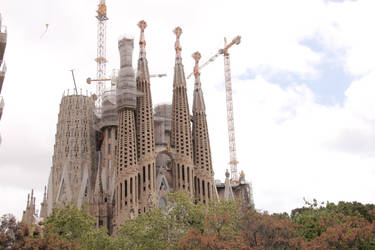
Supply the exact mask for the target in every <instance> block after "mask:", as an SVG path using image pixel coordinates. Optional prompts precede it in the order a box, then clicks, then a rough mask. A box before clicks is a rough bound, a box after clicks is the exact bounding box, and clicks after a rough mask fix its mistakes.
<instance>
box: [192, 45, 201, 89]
mask: <svg viewBox="0 0 375 250" xmlns="http://www.w3.org/2000/svg"><path fill="white" fill-rule="evenodd" d="M192 56H193V58H194V60H195V65H194V77H195V88H199V87H200V85H201V82H200V77H199V76H200V75H201V73H200V72H199V60H200V59H201V53H199V52H198V51H197V52H194V53H193V55H192Z"/></svg>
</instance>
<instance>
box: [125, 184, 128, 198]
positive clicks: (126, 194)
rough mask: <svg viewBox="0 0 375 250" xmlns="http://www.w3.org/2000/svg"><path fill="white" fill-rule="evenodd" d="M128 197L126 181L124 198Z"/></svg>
mask: <svg viewBox="0 0 375 250" xmlns="http://www.w3.org/2000/svg"><path fill="white" fill-rule="evenodd" d="M127 196H128V181H127V180H126V181H125V198H126V197H127Z"/></svg>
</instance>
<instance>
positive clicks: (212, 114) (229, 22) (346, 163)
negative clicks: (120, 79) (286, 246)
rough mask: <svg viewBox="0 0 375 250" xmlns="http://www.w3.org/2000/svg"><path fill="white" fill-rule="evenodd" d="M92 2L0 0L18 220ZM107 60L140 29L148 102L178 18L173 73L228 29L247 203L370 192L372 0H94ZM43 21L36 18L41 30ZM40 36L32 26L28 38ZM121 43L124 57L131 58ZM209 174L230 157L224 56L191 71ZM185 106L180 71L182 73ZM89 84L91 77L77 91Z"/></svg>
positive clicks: (91, 70) (45, 153)
mask: <svg viewBox="0 0 375 250" xmlns="http://www.w3.org/2000/svg"><path fill="white" fill-rule="evenodd" d="M97 3H98V0H81V1H76V0H64V1H63V0H33V1H29V0H0V13H1V14H2V16H3V25H6V26H7V28H8V44H7V48H6V52H5V60H6V63H7V67H8V72H7V74H6V78H5V82H4V86H3V93H2V95H3V97H4V100H5V109H4V113H3V117H2V120H1V121H0V133H1V136H2V145H1V146H0V197H1V203H0V214H4V213H13V214H15V215H16V216H17V217H18V218H21V216H22V210H23V209H24V208H25V206H26V198H27V193H28V192H29V191H30V190H31V188H34V189H35V190H36V193H37V203H40V202H41V197H42V189H43V186H44V185H46V184H47V180H48V175H49V171H50V167H51V165H52V154H53V145H54V139H55V133H56V123H57V115H58V110H59V103H60V100H61V96H62V94H63V92H64V90H67V89H72V88H73V80H72V77H71V74H70V72H69V71H68V70H70V69H73V68H74V69H75V76H76V79H77V83H78V85H79V86H78V87H79V88H82V89H84V91H85V90H86V89H88V90H89V91H90V90H91V91H94V89H93V88H92V87H90V86H88V85H87V84H86V83H85V79H86V78H87V77H95V72H96V63H95V62H94V58H95V57H96V42H97V37H96V30H97V22H96V18H95V15H96V12H95V11H96V8H97ZM107 6H108V17H109V20H108V23H107V58H108V60H109V63H108V65H107V72H108V74H109V75H110V74H111V71H112V69H114V68H118V67H119V54H118V47H117V40H118V38H119V37H120V36H122V35H123V34H128V35H131V36H133V37H134V38H135V44H136V45H137V44H138V39H139V28H138V27H137V22H138V21H140V20H142V19H144V20H146V22H147V23H148V27H147V29H146V31H145V36H146V42H147V46H146V50H147V58H148V60H149V68H150V73H167V74H168V77H166V78H162V79H155V78H153V79H152V81H151V87H152V98H153V103H154V105H155V104H158V103H171V101H172V76H173V66H174V54H175V51H174V40H175V36H174V34H173V33H172V30H173V29H174V28H175V27H176V26H181V27H182V30H183V34H182V36H181V46H182V57H183V63H184V65H185V73H186V75H187V74H188V73H190V72H191V71H192V68H193V63H194V60H193V59H192V57H191V54H192V53H193V52H195V51H197V50H198V51H200V53H201V54H202V62H203V61H205V60H207V59H208V58H209V57H210V56H212V55H213V54H215V53H216V52H217V50H218V49H219V48H221V47H222V46H223V37H224V36H226V37H227V38H228V39H232V38H233V37H234V36H236V35H241V37H242V41H241V44H240V45H238V46H237V45H236V46H233V47H232V49H231V50H230V54H231V66H232V68H231V69H232V85H233V99H234V122H235V128H236V142H237V155H238V160H239V165H238V167H239V170H244V171H245V173H246V179H247V180H248V181H251V182H252V185H253V192H254V201H255V206H256V208H257V209H260V210H267V211H269V212H284V211H286V212H290V210H291V209H293V208H296V207H298V206H302V205H303V203H304V202H303V198H304V197H305V198H306V199H310V200H311V199H313V198H316V199H317V200H319V201H327V200H329V201H333V202H337V201H339V200H344V201H359V202H362V203H375V196H374V195H375V185H374V178H375V98H374V95H375V85H374V84H375V46H374V44H375V33H374V32H373V24H374V23H375V15H373V10H374V9H375V1H373V0H358V1H338V0H336V1H333V0H331V1H328V0H284V1H279V0H243V1H237V0H231V1H221V0H220V1H219V0H212V1H211V0H205V1H199V0H189V1H178V0H169V1H168V0H159V1H146V0H138V1H119V0H111V1H107ZM45 24H49V28H48V31H47V32H46V34H45V35H44V36H42V34H43V32H44V31H45ZM41 36H42V37H41ZM138 51H139V50H138V47H137V46H136V48H135V50H134V53H135V54H134V55H135V56H134V63H133V64H134V65H136V64H135V62H136V59H137V58H138ZM201 80H202V88H203V92H204V96H205V101H206V106H207V116H208V126H209V133H210V139H211V148H212V157H213V167H214V170H215V178H216V179H222V180H223V178H224V173H225V169H226V168H229V166H228V164H227V163H228V161H229V152H228V139H227V125H226V104H225V88H224V65H223V58H222V57H219V58H217V60H216V61H215V62H213V63H211V64H210V65H208V66H207V67H206V68H205V69H203V70H202V73H201ZM187 84H188V91H189V96H190V100H189V103H190V104H192V99H191V96H192V91H193V80H192V79H190V80H189V81H188V82H187ZM90 88H92V89H90Z"/></svg>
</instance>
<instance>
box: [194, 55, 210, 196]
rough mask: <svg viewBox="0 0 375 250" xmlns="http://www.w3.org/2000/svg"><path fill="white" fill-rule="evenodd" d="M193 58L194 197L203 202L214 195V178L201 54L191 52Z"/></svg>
mask: <svg viewBox="0 0 375 250" xmlns="http://www.w3.org/2000/svg"><path fill="white" fill-rule="evenodd" d="M193 58H194V60H195V66H194V76H195V86H194V99H193V147H194V148H193V151H194V166H195V169H194V172H195V177H196V179H195V185H196V188H195V190H197V191H198V192H196V199H197V200H199V201H202V202H203V203H206V202H208V201H209V200H211V199H212V198H213V197H214V185H215V184H214V178H213V175H214V174H213V171H212V160H211V147H210V138H209V136H208V128H207V119H206V107H205V105H204V99H203V92H202V88H201V81H200V72H199V66H198V64H199V60H200V58H201V54H200V53H199V52H195V53H194V54H193Z"/></svg>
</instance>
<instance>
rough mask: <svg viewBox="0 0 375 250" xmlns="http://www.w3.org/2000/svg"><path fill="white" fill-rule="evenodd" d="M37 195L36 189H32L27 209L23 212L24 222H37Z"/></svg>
mask: <svg viewBox="0 0 375 250" xmlns="http://www.w3.org/2000/svg"><path fill="white" fill-rule="evenodd" d="M35 219H36V216H35V197H34V189H32V190H31V195H30V194H28V195H27V205H26V209H25V210H24V211H23V214H22V222H23V223H25V224H26V225H31V224H33V223H35Z"/></svg>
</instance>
